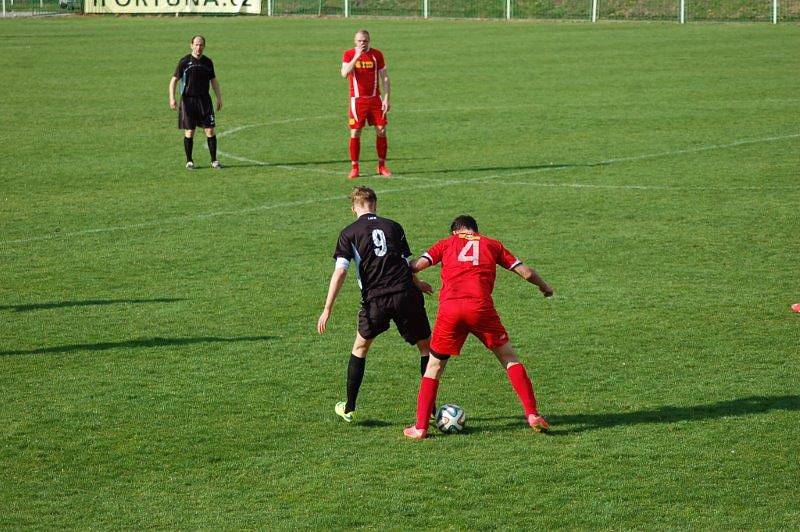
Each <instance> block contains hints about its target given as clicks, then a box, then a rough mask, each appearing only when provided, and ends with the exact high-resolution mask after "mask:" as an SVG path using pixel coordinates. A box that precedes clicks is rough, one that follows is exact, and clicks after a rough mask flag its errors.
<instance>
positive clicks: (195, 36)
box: [189, 35, 206, 46]
mask: <svg viewBox="0 0 800 532" xmlns="http://www.w3.org/2000/svg"><path fill="white" fill-rule="evenodd" d="M198 37H200V38H201V39H203V46H205V45H206V38H205V37H203V36H202V35H192V38H191V39H189V44H192V43H194V40H195V39H197V38H198Z"/></svg>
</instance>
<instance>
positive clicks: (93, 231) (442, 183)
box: [0, 119, 800, 245]
mask: <svg viewBox="0 0 800 532" xmlns="http://www.w3.org/2000/svg"><path fill="white" fill-rule="evenodd" d="M298 120H299V119H298ZM243 127H244V126H243ZM240 130H241V129H240ZM231 131H233V130H231ZM797 137H800V133H796V134H792V135H783V136H776V137H764V138H760V139H745V140H739V141H736V142H732V143H729V144H716V145H711V146H699V147H697V148H689V149H684V150H675V151H670V152H661V153H653V154H645V155H637V156H632V157H619V158H615V159H606V160H604V161H600V162H598V163H589V164H586V165H583V166H599V165H603V164H615V163H621V162H629V161H638V160H644V159H652V158H655V157H667V156H670V155H680V154H684V153H693V152H700V151H707V150H715V149H723V148H731V147H735V146H742V145H745V144H755V143H758V142H772V141H776V140H785V139H791V138H797ZM249 162H253V163H256V164H264V165H266V164H267V163H263V162H260V161H255V160H249ZM574 167H575V165H560V166H558V165H556V166H546V167H539V168H530V169H527V170H521V171H519V172H506V173H498V174H490V175H487V176H480V177H474V178H470V179H456V180H438V181H434V182H430V183H427V184H422V185H414V186H411V187H405V188H402V189H387V190H381V191H380V192H381V194H393V193H396V192H409V191H412V190H422V189H428V188H438V187H447V186H450V185H463V184H466V183H479V182H484V181H492V180H495V179H497V178H499V177H514V176H520V175H529V174H535V173H539V172H547V171H552V170H564V169H567V168H574ZM496 182H497V183H498V184H505V185H523V184H524V185H534V186H535V185H537V184H536V183H530V182H519V183H514V182H503V181H496ZM539 186H553V187H566V188H619V189H642V190H648V189H651V190H664V189H676V188H677V187H663V186H657V185H654V186H649V187H648V186H646V185H593V184H580V183H547V184H540V185H539ZM686 188H690V187H686ZM786 188H791V187H786ZM692 189H693V190H698V191H700V190H744V189H745V188H742V187H739V188H736V187H731V188H725V187H694V188H692ZM746 189H747V190H767V188H765V187H751V188H746ZM343 199H347V196H343V195H339V196H329V197H325V198H312V199H307V200H298V201H290V202H285V203H272V204H264V205H258V206H256V207H248V208H245V209H237V210H231V211H217V212H209V213H200V214H189V215H185V216H177V217H174V218H164V219H161V220H153V221H150V222H142V223H138V224H130V225H118V226H112V227H99V228H96V229H84V230H81V231H71V232H66V233H51V234H49V235H43V236H37V237H31V238H20V239H16V240H5V241H2V242H0V244H2V245H9V244H24V243H28V242H37V241H43V240H54V239H57V238H68V237H74V236H81V235H89V234H97V233H111V232H115V231H125V230H129V229H140V228H145V227H156V226H160V225H166V224H168V223H173V222H180V221H189V220H203V219H208V218H213V217H216V216H224V215H237V214H246V213H250V212H256V211H263V210H272V209H280V208H287V207H296V206H301V205H308V204H312V203H321V202H325V201H334V200H336V201H340V200H343Z"/></svg>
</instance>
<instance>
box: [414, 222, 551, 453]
mask: <svg viewBox="0 0 800 532" xmlns="http://www.w3.org/2000/svg"><path fill="white" fill-rule="evenodd" d="M450 231H451V233H452V235H451V236H450V237H449V238H445V239H443V240H440V241H439V242H437V243H436V244H434V245H433V247H431V248H430V249H429V250H428V252H427V253H424V254H423V255H422V256H421V257H420V258H419V259H417V260H416V261H415V262H414V263H413V264H412V266H411V268H412V270H413V271H414V273H416V272H420V271H422V270H424V269H426V268H428V267H430V266H433V265H435V264H438V263H440V262H441V263H442V288H441V291H440V293H439V313H438V315H437V317H436V325H434V327H433V338H432V339H431V349H430V350H431V357H430V360H429V361H428V366H427V368H426V370H425V375H424V376H423V377H422V380H421V382H420V387H419V395H418V397H417V422H416V424H415V425H411V426H410V427H407V428H406V429H405V430H404V431H403V434H405V435H406V436H407V437H409V438H413V439H416V440H421V439H423V438H425V437H427V435H428V425H429V423H430V420H429V418H428V416H429V415H430V412H431V407H432V406H433V404H434V402H435V401H436V391H437V389H438V388H439V378H440V377H441V375H442V372H443V371H444V368H445V365H446V364H447V360H448V359H449V358H450V357H451V356H457V355H458V354H459V353H460V352H461V346H463V345H464V341H465V340H466V339H467V335H468V334H469V333H472V334H474V335H475V336H476V337H478V339H479V340H480V341H481V342H483V345H485V346H486V347H487V348H489V349H490V350H491V351H492V352H493V353H494V355H495V356H496V357H497V360H498V361H499V362H500V364H501V365H502V366H503V368H504V369H505V370H506V373H507V374H508V378H509V380H510V381H511V385H512V386H513V388H514V391H515V392H516V393H517V396H518V397H519V399H520V401H521V402H522V406H523V408H524V409H525V417H526V418H527V421H528V424H529V425H530V426H531V428H532V429H533V430H535V431H537V432H545V431H547V430H548V429H549V428H550V426H549V425H548V423H547V420H545V418H544V417H542V416H541V415H540V414H539V411H538V410H537V408H536V396H535V395H534V393H533V385H532V384H531V380H530V378H528V374H527V373H526V371H525V366H523V365H522V363H521V362H520V361H519V358H517V354H516V352H515V351H514V348H513V347H511V343H509V340H508V333H507V332H506V329H505V328H504V327H503V324H502V323H501V322H500V316H498V315H497V311H496V310H495V308H494V301H493V300H492V290H494V281H495V275H496V266H497V265H500V266H502V267H503V268H505V269H507V270H511V271H513V272H514V273H516V274H517V275H519V276H520V277H522V278H523V279H525V280H526V281H528V282H529V283H531V284H535V285H536V286H538V287H539V290H540V291H541V292H542V294H544V296H545V297H550V296H552V295H553V289H552V288H550V286H549V285H548V284H547V283H546V282H544V280H543V279H542V278H541V277H539V274H537V273H536V271H535V270H534V269H533V268H531V267H529V266H526V265H525V264H523V263H522V261H521V260H519V259H517V258H516V257H515V256H514V255H512V254H511V253H510V252H509V251H508V250H507V249H506V248H505V247H504V246H503V244H502V243H501V242H500V241H499V240H495V239H493V238H489V237H487V236H484V235H481V234H480V233H478V223H477V222H476V221H475V219H474V218H473V217H472V216H467V215H462V216H459V217H457V218H456V219H455V220H453V223H452V225H451V226H450ZM421 413H423V414H424V415H421Z"/></svg>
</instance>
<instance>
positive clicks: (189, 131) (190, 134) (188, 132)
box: [184, 129, 194, 139]
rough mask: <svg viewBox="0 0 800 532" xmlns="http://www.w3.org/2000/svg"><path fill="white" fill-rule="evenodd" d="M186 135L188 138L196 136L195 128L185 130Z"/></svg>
mask: <svg viewBox="0 0 800 532" xmlns="http://www.w3.org/2000/svg"><path fill="white" fill-rule="evenodd" d="M184 135H185V136H186V138H187V139H190V138H193V137H194V129H187V130H185V131H184Z"/></svg>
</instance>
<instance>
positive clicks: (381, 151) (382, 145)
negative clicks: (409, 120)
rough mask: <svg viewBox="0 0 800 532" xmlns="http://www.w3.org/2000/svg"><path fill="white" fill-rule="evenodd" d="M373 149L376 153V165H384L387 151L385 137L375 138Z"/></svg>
mask: <svg viewBox="0 0 800 532" xmlns="http://www.w3.org/2000/svg"><path fill="white" fill-rule="evenodd" d="M375 149H376V150H377V151H378V163H380V164H384V163H385V162H386V152H387V151H388V144H387V141H386V137H385V136H383V137H376V138H375Z"/></svg>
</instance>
